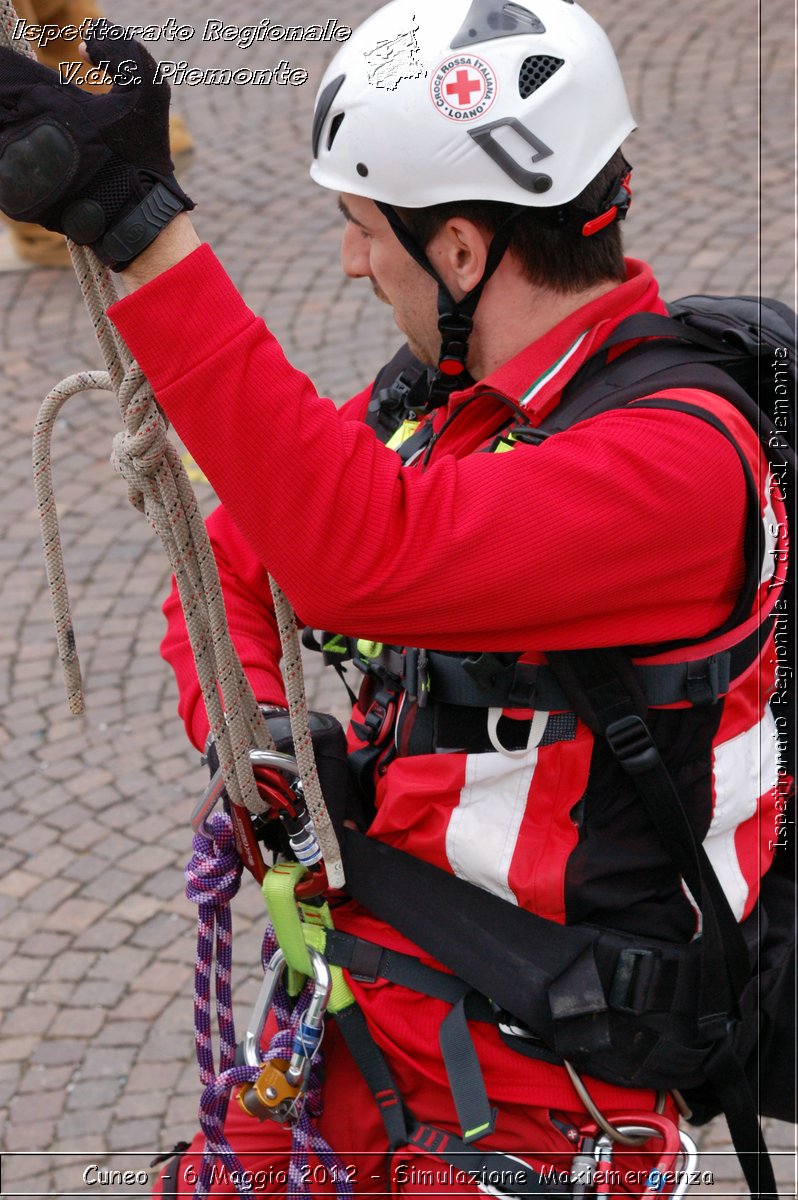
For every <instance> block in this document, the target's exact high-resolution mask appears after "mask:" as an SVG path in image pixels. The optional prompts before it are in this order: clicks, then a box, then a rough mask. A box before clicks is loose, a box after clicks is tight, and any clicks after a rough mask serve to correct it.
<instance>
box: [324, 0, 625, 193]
mask: <svg viewBox="0 0 798 1200" xmlns="http://www.w3.org/2000/svg"><path fill="white" fill-rule="evenodd" d="M634 127H635V122H634V118H633V117H632V114H631V112H630V111H629V102H628V100H627V97H626V90H625V88H624V84H623V79H622V78H621V72H620V68H619V66H618V62H617V60H616V58H615V54H614V52H613V49H612V46H611V45H610V42H609V39H608V38H607V35H606V34H605V33H604V31H603V29H601V27H600V26H599V25H597V24H596V22H595V21H594V20H593V18H592V17H590V16H589V15H588V14H587V13H586V12H585V10H584V9H583V8H581V7H580V6H579V5H578V4H575V3H574V2H573V0H523V3H514V2H512V0H392V2H391V3H390V4H386V5H385V7H384V8H381V9H379V10H378V11H377V12H376V13H374V14H373V16H371V17H369V18H368V20H366V21H365V22H364V24H362V25H361V26H360V27H359V28H358V29H356V30H355V31H354V33H353V34H352V37H351V38H350V39H349V41H348V42H346V44H345V45H344V46H342V48H341V50H339V52H338V53H337V54H336V56H335V58H334V59H333V61H332V63H331V64H330V66H329V68H328V69H327V71H326V73H325V75H324V78H323V80H322V83H321V87H320V89H319V94H318V96H317V98H316V111H315V116H314V120H313V165H312V167H311V175H312V177H313V178H314V179H315V180H316V182H317V183H320V184H321V185H322V186H323V187H328V188H332V189H333V190H335V191H340V192H349V193H352V194H354V195H360V196H367V197H369V198H370V199H372V200H377V201H381V202H383V203H385V204H390V205H399V206H404V207H407V208H423V207H425V206H427V205H430V204H440V203H444V202H446V201H450V200H501V201H505V202H507V203H511V204H523V205H532V206H541V207H555V206H557V205H561V204H565V203H567V202H568V201H569V200H573V199H574V198H575V197H576V196H578V195H579V193H580V192H581V191H582V189H583V188H584V187H585V186H586V185H587V184H588V183H589V182H590V181H591V179H593V178H594V177H595V175H597V174H598V172H599V171H600V170H601V168H602V167H603V166H604V165H605V163H607V162H608V161H609V159H610V158H611V157H612V155H613V154H614V153H615V151H616V150H617V149H618V148H619V146H620V145H621V143H622V142H623V140H624V139H625V138H626V137H627V136H628V134H630V133H631V131H632V130H633V129H634Z"/></svg>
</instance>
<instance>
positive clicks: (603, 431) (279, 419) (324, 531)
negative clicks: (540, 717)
mask: <svg viewBox="0 0 798 1200" xmlns="http://www.w3.org/2000/svg"><path fill="white" fill-rule="evenodd" d="M111 316H112V319H113V320H114V322H115V323H116V325H117V327H118V328H119V330H120V332H121V333H122V335H123V337H124V338H125V339H126V341H127V342H128V344H129V345H130V347H131V349H132V351H133V353H134V354H135V356H136V358H137V359H138V360H139V362H140V363H141V365H142V367H143V369H144V371H145V372H146V374H147V376H148V377H149V379H150V381H151V383H152V385H153V387H154V389H155V392H156V394H157V396H158V399H159V401H160V403H161V404H162V405H163V407H164V409H165V411H166V412H167V414H168V416H169V418H170V419H171V420H172V421H173V423H174V425H175V427H176V429H177V430H178V432H179V433H180V435H181V437H182V438H183V440H184V441H185V443H186V445H187V446H188V448H189V450H190V451H191V453H192V454H193V456H194V458H195V459H196V461H197V462H198V464H199V465H200V466H201V467H202V469H203V470H204V471H205V472H206V473H207V475H208V477H209V478H210V480H211V482H212V483H213V485H214V487H215V489H216V492H217V494H218V496H219V497H220V499H221V500H222V502H223V503H224V506H225V508H226V509H227V510H228V512H229V514H230V517H231V519H232V520H233V521H234V522H235V524H236V526H237V527H238V528H239V529H240V530H242V531H243V532H244V533H245V534H246V538H247V541H248V542H249V544H250V546H251V547H252V549H253V550H254V552H255V555H256V557H257V559H258V560H259V561H260V562H261V563H263V564H264V565H265V566H266V567H267V569H268V570H269V571H270V572H271V573H272V574H273V575H274V577H275V578H276V579H277V581H278V583H279V584H280V585H281V586H282V588H283V589H284V591H285V592H286V595H287V596H288V597H289V599H290V600H291V602H292V604H293V605H294V606H295V608H296V609H297V610H298V611H300V612H301V613H302V614H303V616H304V618H305V619H306V620H307V621H308V623H310V624H311V625H313V626H315V627H319V628H324V629H335V630H337V631H339V632H341V633H346V634H352V635H355V636H363V637H368V638H373V639H374V640H376V641H384V642H394V643H397V644H400V645H401V644H415V645H426V646H434V647H437V648H439V649H444V650H445V649H470V648H473V647H480V648H484V649H492V650H516V649H519V648H522V647H524V648H529V649H532V648H540V649H556V648H559V647H562V646H569V645H570V646H573V645H574V644H575V642H578V643H579V644H580V645H586V646H590V645H602V644H615V643H617V642H618V641H619V640H621V641H622V642H630V643H635V642H646V641H650V640H657V641H662V640H669V639H671V638H677V637H690V636H700V635H702V634H705V633H706V632H707V631H708V630H709V629H711V628H713V627H714V626H716V625H717V624H719V623H720V622H721V621H722V620H723V619H724V618H725V616H726V615H727V614H728V611H729V609H730V607H731V604H732V602H733V599H734V596H735V593H736V591H737V589H738V587H739V585H740V582H741V579H742V574H743V562H742V533H743V527H744V515H745V495H744V489H743V486H742V473H741V469H740V465H739V461H738V459H737V455H736V453H735V451H734V449H733V447H732V446H731V445H730V443H729V442H728V440H727V439H726V438H725V437H724V436H723V435H722V434H720V433H718V432H716V431H714V430H713V429H711V428H710V427H709V426H707V425H706V424H705V423H704V422H703V421H699V420H696V419H695V418H694V417H691V416H687V415H684V414H681V413H674V412H665V411H663V410H659V409H651V410H642V411H637V412H632V411H630V410H624V411H614V412H611V413H607V414H604V415H602V416H600V417H597V418H594V419H592V420H590V421H585V422H583V423H582V424H581V425H579V426H576V427H574V428H573V429H571V430H569V431H567V432H566V433H564V434H561V435H558V436H557V437H556V438H552V439H550V440H549V441H547V442H545V443H544V444H543V445H541V446H538V447H520V448H518V449H516V450H514V452H513V453H511V454H495V455H490V454H473V455H470V456H469V457H466V458H462V459H455V458H453V457H452V456H450V455H445V454H442V455H440V456H439V460H438V461H437V462H436V461H435V460H433V464H432V466H431V467H430V469H428V470H427V471H423V472H421V471H417V470H406V469H403V468H402V467H401V464H400V461H399V458H398V456H397V455H396V454H394V453H393V452H392V451H389V450H387V449H386V448H385V447H384V446H383V445H381V444H380V443H379V442H378V440H377V439H376V438H375V437H374V434H373V433H372V431H371V430H370V429H368V428H367V427H365V426H364V425H363V424H361V423H360V422H358V421H352V420H342V419H341V416H340V414H339V413H338V412H337V411H336V409H335V407H334V405H333V404H332V403H331V402H330V401H327V400H322V399H320V398H319V397H318V395H317V394H316V391H315V389H314V388H313V385H312V384H311V383H310V381H309V380H308V379H307V378H306V377H305V376H304V375H302V374H301V373H300V372H298V371H296V370H295V369H294V368H292V367H291V366H290V364H289V363H288V362H287V361H286V359H285V357H284V355H283V353H282V351H281V349H280V347H279V345H278V344H277V342H276V340H275V339H274V337H273V336H272V335H271V334H270V333H269V331H268V330H267V329H266V327H265V325H264V324H263V322H262V321H261V320H260V319H259V318H257V317H256V316H255V315H254V314H253V313H252V312H250V311H249V309H248V308H247V307H246V305H245V304H244V302H243V301H242V299H241V297H240V296H239V295H238V293H237V292H236V290H235V288H234V286H233V284H232V283H231V281H230V280H229V279H228V277H227V276H226V274H225V273H224V271H223V270H222V268H221V267H220V266H219V264H218V262H217V261H216V259H215V257H214V256H213V254H212V252H211V251H210V249H209V248H208V247H201V248H200V249H198V250H196V251H195V252H194V253H193V254H192V255H190V256H189V257H188V258H186V259H184V260H183V261H182V262H181V263H179V264H178V265H177V266H176V267H174V268H172V269H171V270H170V271H168V272H165V273H164V274H163V275H161V276H159V277H158V278H156V279H154V280H153V281H152V282H150V283H149V284H147V285H146V286H145V287H143V288H141V289H140V290H138V291H137V292H135V293H133V294H132V295H131V296H129V297H126V298H125V299H124V300H122V301H121V302H120V303H118V304H117V305H115V306H114V308H113V309H112V310H111ZM751 436H753V435H751ZM708 463H711V477H709V476H708V475H707V473H706V470H704V467H705V466H706V464H708Z"/></svg>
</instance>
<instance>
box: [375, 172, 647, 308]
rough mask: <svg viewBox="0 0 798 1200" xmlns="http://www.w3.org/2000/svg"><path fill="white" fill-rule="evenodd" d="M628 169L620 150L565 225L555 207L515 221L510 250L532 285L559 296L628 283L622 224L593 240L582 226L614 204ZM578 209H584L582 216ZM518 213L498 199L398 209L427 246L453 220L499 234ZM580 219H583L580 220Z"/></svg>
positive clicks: (571, 206) (568, 211)
mask: <svg viewBox="0 0 798 1200" xmlns="http://www.w3.org/2000/svg"><path fill="white" fill-rule="evenodd" d="M626 171H627V164H626V160H625V159H624V157H623V154H622V153H621V151H620V150H617V151H616V153H615V154H614V155H613V156H612V158H611V159H610V161H609V162H608V163H607V164H606V166H605V167H603V168H602V169H601V170H600V171H599V173H598V175H596V177H595V179H593V180H592V181H591V182H590V183H589V184H588V185H587V187H586V188H585V189H584V191H582V192H580V194H579V195H578V196H577V197H576V198H575V199H574V200H571V201H570V202H569V203H568V204H566V205H563V206H562V212H563V214H564V215H565V218H566V219H565V220H564V221H563V222H562V223H561V224H557V223H556V222H555V220H553V219H552V217H553V212H554V211H556V210H552V209H537V208H526V209H525V210H524V211H523V212H522V213H521V214H520V215H519V216H518V217H516V218H515V221H514V223H513V229H512V234H511V236H510V241H509V245H508V249H509V250H511V251H512V252H513V254H514V255H515V256H516V258H517V259H518V260H519V262H520V263H521V267H522V269H523V271H524V274H525V275H526V277H527V279H529V280H530V282H532V283H534V284H537V285H539V286H543V287H548V288H551V289H552V290H553V291H557V292H580V291H583V290H584V289H585V288H589V287H593V286H595V285H596V284H598V283H604V282H606V281H607V280H611V281H612V282H614V283H622V282H623V281H624V279H625V278H626V269H625V267H624V261H623V243H622V239H621V228H620V224H619V223H618V221H613V222H612V223H611V224H610V225H608V226H607V227H606V228H604V229H601V230H599V231H598V233H594V234H593V235H592V236H591V237H585V236H584V235H583V234H582V225H583V224H584V222H585V221H587V220H589V219H590V217H592V216H596V215H597V214H598V213H600V212H602V211H603V210H604V209H605V208H606V207H607V206H608V204H609V200H608V195H609V193H610V192H611V191H612V189H613V185H615V184H616V183H618V182H619V181H620V179H621V178H623V176H624V175H625V174H626ZM611 198H612V197H610V199H611ZM576 209H580V210H583V211H582V213H581V214H579V213H576V212H575V211H574V210H576ZM514 210H515V206H514V205H511V204H505V203H503V202H501V201H495V200H454V201H449V202H447V203H445V204H434V205H431V206H430V207H429V208H397V209H396V211H397V213H398V214H399V216H400V218H401V220H402V221H403V222H404V224H405V225H406V226H407V228H408V229H409V231H410V233H411V234H412V235H413V237H414V238H415V239H416V241H418V242H419V244H420V245H422V246H424V247H425V248H426V246H428V245H429V243H430V242H431V241H432V239H433V238H434V236H435V234H436V233H437V232H438V230H439V229H441V227H442V226H443V225H445V224H446V222H447V221H448V220H450V219H451V218H452V217H465V218H466V219H467V220H469V221H473V222H474V223H475V224H476V225H481V226H482V227H483V228H484V229H486V230H487V231H488V232H489V233H495V232H496V230H497V229H498V228H499V226H500V225H502V224H503V223H504V222H505V221H506V220H507V218H508V216H510V215H511V214H512V213H513V211H514ZM580 216H581V219H575V218H577V217H580Z"/></svg>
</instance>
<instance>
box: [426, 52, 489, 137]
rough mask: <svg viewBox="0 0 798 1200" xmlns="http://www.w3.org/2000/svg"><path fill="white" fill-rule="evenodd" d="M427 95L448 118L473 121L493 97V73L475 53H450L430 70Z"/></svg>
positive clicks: (484, 109)
mask: <svg viewBox="0 0 798 1200" xmlns="http://www.w3.org/2000/svg"><path fill="white" fill-rule="evenodd" d="M430 96H431V97H432V102H433V104H434V105H435V107H436V108H437V110H438V112H439V113H441V114H442V115H443V116H444V117H447V118H448V119H449V120H450V121H459V122H463V121H466V122H467V121H473V120H476V119H477V118H478V117H481V116H483V114H484V113H486V112H487V111H488V109H489V108H490V107H491V105H492V104H493V101H494V100H495V99H496V75H495V72H494V71H493V69H492V68H491V67H490V66H489V65H488V63H486V62H485V60H484V58H480V57H478V56H477V55H475V54H453V55H452V57H451V58H448V59H446V60H445V61H444V62H442V63H441V64H440V65H439V66H438V67H437V68H436V69H435V70H434V71H433V72H432V79H431V83H430Z"/></svg>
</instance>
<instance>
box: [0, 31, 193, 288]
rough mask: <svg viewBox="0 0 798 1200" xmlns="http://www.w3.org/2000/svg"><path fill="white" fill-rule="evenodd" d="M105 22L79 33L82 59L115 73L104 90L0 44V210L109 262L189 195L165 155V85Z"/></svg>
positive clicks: (129, 253) (185, 203)
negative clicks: (64, 78) (86, 87)
mask: <svg viewBox="0 0 798 1200" xmlns="http://www.w3.org/2000/svg"><path fill="white" fill-rule="evenodd" d="M110 28H111V27H110V26H109V25H108V22H107V21H100V22H98V23H96V24H95V25H94V26H93V27H92V28H91V29H89V31H88V32H87V34H86V45H87V48H88V50H89V53H90V55H91V58H92V61H93V62H94V63H95V64H99V63H105V62H108V64H109V66H108V71H109V73H110V74H111V76H112V77H113V78H114V79H115V82H114V86H113V87H112V89H111V91H110V92H108V93H107V94H106V95H99V96H98V95H93V94H90V93H89V92H85V91H81V89H80V88H78V87H76V86H75V85H74V84H71V83H61V82H60V80H59V77H58V75H57V74H56V73H55V72H54V71H52V70H50V69H49V68H48V67H45V66H42V65H41V64H40V63H37V62H35V61H34V60H33V59H30V58H28V57H27V56H25V55H22V54H18V53H17V52H16V51H13V50H8V49H6V48H4V47H0V209H2V211H3V212H5V213H6V214H7V215H8V216H9V217H12V218H14V219H15V220H18V221H34V222H36V223H37V224H39V225H43V226H44V227H45V228H46V229H52V230H55V231H56V232H59V233H63V234H65V235H66V236H67V237H68V238H71V239H72V240H73V241H75V242H77V243H78V244H79V245H82V246H86V245H88V246H91V248H92V249H93V250H94V251H95V253H96V254H97V255H98V257H99V258H100V259H101V260H102V261H103V262H105V263H107V264H108V265H109V266H112V267H114V268H116V269H118V270H119V269H122V268H123V267H126V266H128V265H129V264H130V263H131V262H132V261H133V259H134V258H135V257H136V256H137V255H138V254H140V253H141V251H142V250H144V249H145V248H146V246H148V245H149V244H150V242H152V241H153V240H154V239H155V237H156V236H157V235H158V233H159V232H160V230H161V229H163V228H164V226H165V225H167V224H168V223H169V221H170V220H172V218H173V217H175V216H176V215H177V214H178V213H179V212H181V211H183V210H190V209H192V208H193V207H194V204H193V202H192V201H191V200H190V199H189V197H188V196H187V195H186V194H185V192H184V191H183V190H182V188H181V187H180V186H179V184H178V183H177V180H176V179H175V176H174V164H173V163H172V159H171V157H170V154H169V92H170V89H169V85H168V84H166V83H159V84H156V83H155V82H154V79H155V73H156V70H157V64H156V62H155V59H154V58H153V57H152V55H151V54H150V53H149V52H148V51H147V50H145V49H144V47H143V46H141V45H140V44H139V43H138V42H136V41H134V40H133V39H132V38H115V37H110V36H109V29H110ZM131 63H135V69H133V67H132V66H131V65H130V64H131ZM123 64H124V67H123Z"/></svg>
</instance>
